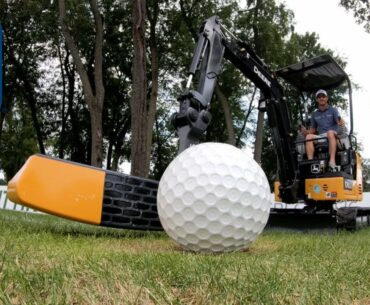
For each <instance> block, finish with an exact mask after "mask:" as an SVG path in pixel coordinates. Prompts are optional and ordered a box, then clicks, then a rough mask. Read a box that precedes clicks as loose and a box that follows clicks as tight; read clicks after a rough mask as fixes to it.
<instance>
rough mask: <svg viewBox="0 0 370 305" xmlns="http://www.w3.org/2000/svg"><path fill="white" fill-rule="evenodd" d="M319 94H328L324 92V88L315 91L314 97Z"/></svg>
mask: <svg viewBox="0 0 370 305" xmlns="http://www.w3.org/2000/svg"><path fill="white" fill-rule="evenodd" d="M319 94H324V95H325V96H328V94H327V93H326V91H325V90H323V89H320V90H318V91H317V92H316V94H315V96H316V97H318V95H319Z"/></svg>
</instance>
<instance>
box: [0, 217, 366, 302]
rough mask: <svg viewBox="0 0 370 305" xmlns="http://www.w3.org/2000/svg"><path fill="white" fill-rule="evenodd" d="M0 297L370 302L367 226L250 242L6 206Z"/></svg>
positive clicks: (270, 235)
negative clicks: (193, 241) (179, 238)
mask: <svg viewBox="0 0 370 305" xmlns="http://www.w3.org/2000/svg"><path fill="white" fill-rule="evenodd" d="M0 304H27V305H29V304H37V305H39V304H89V305H90V304H138V305H139V304H140V305H147V304H150V305H151V304H272V305H275V304H289V305H290V304H312V305H318V304H325V305H328V304H354V305H365V304H370V230H369V229H363V230H361V231H359V232H356V233H346V232H344V233H340V234H335V233H322V234H319V233H315V234H303V233H282V232H272V231H265V232H264V233H263V234H262V236H260V237H259V238H258V240H257V241H256V242H255V243H253V244H252V246H251V247H250V249H249V250H248V251H245V252H239V253H231V254H221V255H212V254H194V253H188V252H183V251H182V250H181V249H180V248H179V247H178V246H176V245H175V244H174V243H173V242H172V241H171V240H169V238H168V237H167V236H166V235H165V234H164V233H162V232H156V233H149V232H148V233H147V232H140V231H127V230H126V231H125V230H114V229H108V228H101V227H95V226H90V225H84V224H79V223H76V222H71V221H67V220H63V219H60V218H56V217H53V216H47V215H31V214H25V213H20V212H11V211H5V210H0Z"/></svg>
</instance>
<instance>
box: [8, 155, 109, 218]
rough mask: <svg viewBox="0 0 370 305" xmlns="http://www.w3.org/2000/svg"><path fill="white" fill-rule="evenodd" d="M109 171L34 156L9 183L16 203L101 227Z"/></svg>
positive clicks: (12, 198)
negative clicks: (107, 172)
mask: <svg viewBox="0 0 370 305" xmlns="http://www.w3.org/2000/svg"><path fill="white" fill-rule="evenodd" d="M104 179H105V172H104V171H103V170H99V169H95V168H92V167H88V166H81V165H76V164H74V163H73V162H68V161H63V162H61V161H57V160H54V159H52V158H48V157H45V156H42V155H33V156H31V157H30V158H29V159H28V160H27V162H26V163H25V164H24V165H23V167H22V168H21V170H20V171H19V172H18V173H17V174H16V175H15V176H14V178H13V179H12V180H11V181H10V182H9V184H8V197H9V198H10V200H12V201H13V202H16V203H19V204H22V205H25V206H28V207H30V208H33V209H36V210H40V211H43V212H46V213H50V214H54V215H57V216H61V217H65V218H69V219H73V220H77V221H81V222H86V223H90V224H100V222H101V215H102V203H103V195H104Z"/></svg>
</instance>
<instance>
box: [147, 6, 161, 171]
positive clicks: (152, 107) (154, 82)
mask: <svg viewBox="0 0 370 305" xmlns="http://www.w3.org/2000/svg"><path fill="white" fill-rule="evenodd" d="M151 7H152V11H150V14H148V19H149V23H150V39H149V47H150V55H151V60H150V62H151V72H152V73H151V94H150V99H149V109H148V131H147V133H148V135H147V149H146V158H145V161H144V162H146V164H147V166H148V173H147V174H146V176H147V175H148V174H149V168H150V156H151V152H152V140H153V127H154V121H155V113H156V111H157V99H158V87H159V82H158V77H159V55H158V47H157V35H156V30H155V28H156V25H157V22H158V15H159V6H158V1H156V0H155V1H152V6H151Z"/></svg>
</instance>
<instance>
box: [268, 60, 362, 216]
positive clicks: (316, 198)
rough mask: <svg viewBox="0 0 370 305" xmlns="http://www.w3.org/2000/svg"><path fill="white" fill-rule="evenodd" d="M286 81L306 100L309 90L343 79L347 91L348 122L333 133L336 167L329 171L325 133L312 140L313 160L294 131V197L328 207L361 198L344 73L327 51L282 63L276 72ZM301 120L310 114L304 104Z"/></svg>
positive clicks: (328, 86)
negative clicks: (309, 57) (295, 191)
mask: <svg viewBox="0 0 370 305" xmlns="http://www.w3.org/2000/svg"><path fill="white" fill-rule="evenodd" d="M276 75H277V76H279V77H281V78H283V79H284V80H285V81H286V82H287V83H289V84H290V85H292V86H294V87H295V88H296V89H297V90H298V91H299V92H300V93H301V96H302V97H303V100H305V101H307V98H305V97H307V96H308V95H309V94H311V93H312V94H314V92H316V91H317V90H319V89H325V90H331V89H335V88H337V87H339V86H341V85H342V84H344V83H345V82H347V87H348V92H349V99H348V101H349V111H348V115H349V122H346V127H341V128H339V130H338V133H337V150H336V156H335V159H336V164H337V167H336V170H335V171H334V172H333V171H330V170H329V166H328V162H329V143H328V139H327V138H326V137H323V138H318V139H315V140H314V146H315V154H314V158H313V160H308V159H307V155H306V150H305V146H306V142H307V141H308V140H306V139H305V137H304V136H303V135H302V134H301V133H300V132H299V131H298V133H297V138H296V141H295V142H294V143H293V148H292V149H293V150H294V154H295V158H296V164H297V167H296V170H297V177H298V181H299V183H298V192H297V193H298V194H300V195H299V196H298V199H299V200H301V201H304V202H305V203H306V204H307V205H313V206H315V207H317V206H320V207H321V208H327V209H330V208H331V207H332V204H333V203H335V202H337V201H342V200H345V201H348V200H351V201H357V200H362V175H361V158H360V156H359V155H358V154H357V153H356V150H357V141H356V137H355V136H354V135H353V111H352V89H351V82H350V80H349V77H348V75H347V74H346V73H345V72H344V70H343V69H342V68H341V67H340V66H339V65H338V63H337V62H336V61H335V60H334V59H333V58H332V57H331V56H330V55H327V54H325V55H321V56H318V57H315V58H311V59H308V60H306V61H303V62H300V63H297V64H294V65H291V66H288V67H285V68H283V69H280V70H278V71H277V72H276ZM302 108H304V110H303V111H302V112H301V113H302V114H303V115H302V118H301V122H302V124H303V125H306V126H305V127H306V128H308V127H309V126H307V125H308V124H309V123H310V114H309V113H308V111H307V105H303V107H302ZM278 188H279V183H276V184H275V195H276V196H275V198H276V200H277V201H279V200H280V198H279V191H278Z"/></svg>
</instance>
